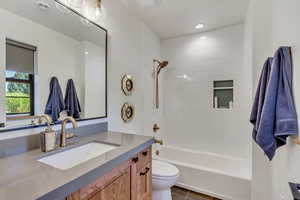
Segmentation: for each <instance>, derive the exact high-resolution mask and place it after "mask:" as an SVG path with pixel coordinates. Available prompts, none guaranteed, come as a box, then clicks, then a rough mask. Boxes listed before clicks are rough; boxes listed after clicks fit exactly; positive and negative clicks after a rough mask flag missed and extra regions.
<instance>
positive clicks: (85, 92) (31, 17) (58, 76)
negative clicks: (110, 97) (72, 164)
mask: <svg viewBox="0 0 300 200" xmlns="http://www.w3.org/2000/svg"><path fill="white" fill-rule="evenodd" d="M0 27H1V29H0V70H1V72H0V125H1V130H6V129H12V128H23V127H31V126H36V125H38V124H37V122H36V120H34V117H33V116H36V115H41V114H44V113H45V111H46V112H48V114H49V115H50V116H52V118H53V119H54V121H56V122H59V121H60V120H61V119H62V118H63V117H64V116H66V115H68V116H73V117H74V118H76V119H77V120H85V119H94V118H102V117H106V116H107V106H106V105H107V102H106V101H107V86H106V82H107V81H106V79H107V55H106V54H107V31H106V30H105V29H104V28H102V27H100V26H98V25H96V24H94V23H92V22H91V21H89V20H87V19H86V18H84V17H83V16H81V15H80V14H78V13H76V12H75V11H73V10H71V9H69V8H67V7H65V6H63V5H62V4H61V3H59V2H56V1H55V0H42V1H37V0H21V1H20V0H1V4H0ZM59 88H60V89H59ZM59 90H60V91H61V92H60V91H59ZM46 108H47V109H46ZM53 113H54V114H53Z"/></svg>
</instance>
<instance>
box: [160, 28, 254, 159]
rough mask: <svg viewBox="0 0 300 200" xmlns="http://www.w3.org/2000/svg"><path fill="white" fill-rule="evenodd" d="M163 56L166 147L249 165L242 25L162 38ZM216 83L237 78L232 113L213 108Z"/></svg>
mask: <svg viewBox="0 0 300 200" xmlns="http://www.w3.org/2000/svg"><path fill="white" fill-rule="evenodd" d="M203 36H204V37H205V39H204V38H203ZM162 55H163V58H164V59H166V60H169V61H170V65H169V67H168V68H167V69H166V72H165V74H164V76H165V81H164V99H165V100H164V117H165V126H166V133H165V140H166V144H167V145H170V146H176V147H180V148H187V149H192V150H197V151H202V152H209V153H216V154H220V155H225V156H233V157H238V158H243V159H247V160H248V161H249V162H250V146H251V145H250V144H251V143H250V137H251V136H250V135H249V134H248V132H249V125H248V124H249V123H248V118H249V99H250V95H249V90H248V88H249V85H251V83H250V82H248V81H247V80H248V79H245V77H246V76H247V74H245V68H244V62H245V61H244V26H243V25H241V24H240V25H235V26H230V27H226V28H222V29H218V30H215V31H212V32H207V33H203V34H195V35H190V36H183V37H178V38H174V39H169V40H164V41H163V42H162ZM214 80H234V108H233V109H232V110H215V109H213V81H214ZM232 144H234V145H232Z"/></svg>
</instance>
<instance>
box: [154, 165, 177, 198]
mask: <svg viewBox="0 0 300 200" xmlns="http://www.w3.org/2000/svg"><path fill="white" fill-rule="evenodd" d="M178 177H179V170H178V169H177V167H175V166H174V165H171V164H169V163H167V162H163V161H159V160H153V161H152V187H153V192H152V196H153V197H152V199H153V200H172V195H171V187H172V186H173V185H175V184H176V182H177V179H178Z"/></svg>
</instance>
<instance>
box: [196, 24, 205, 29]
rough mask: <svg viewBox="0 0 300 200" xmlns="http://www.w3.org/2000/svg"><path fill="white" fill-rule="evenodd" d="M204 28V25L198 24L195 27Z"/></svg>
mask: <svg viewBox="0 0 300 200" xmlns="http://www.w3.org/2000/svg"><path fill="white" fill-rule="evenodd" d="M202 28H204V24H202V23H201V24H197V25H196V26H195V29H202Z"/></svg>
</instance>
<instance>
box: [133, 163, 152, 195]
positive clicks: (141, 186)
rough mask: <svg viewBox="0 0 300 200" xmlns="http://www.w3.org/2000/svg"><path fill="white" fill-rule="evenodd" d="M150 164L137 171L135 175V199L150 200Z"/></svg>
mask: <svg viewBox="0 0 300 200" xmlns="http://www.w3.org/2000/svg"><path fill="white" fill-rule="evenodd" d="M151 171H152V170H151V162H150V163H148V164H147V165H145V166H144V167H142V168H141V169H140V170H137V173H136V199H137V200H152V172H151Z"/></svg>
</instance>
